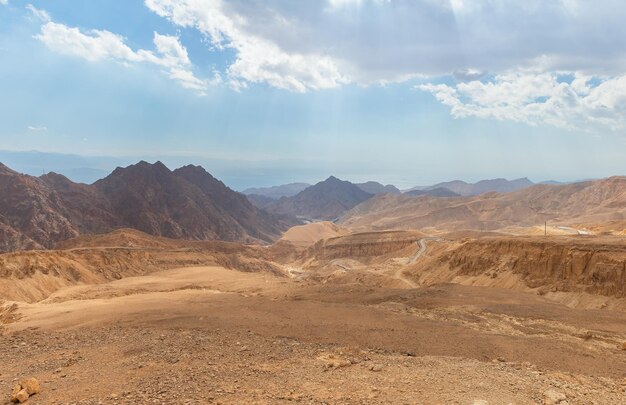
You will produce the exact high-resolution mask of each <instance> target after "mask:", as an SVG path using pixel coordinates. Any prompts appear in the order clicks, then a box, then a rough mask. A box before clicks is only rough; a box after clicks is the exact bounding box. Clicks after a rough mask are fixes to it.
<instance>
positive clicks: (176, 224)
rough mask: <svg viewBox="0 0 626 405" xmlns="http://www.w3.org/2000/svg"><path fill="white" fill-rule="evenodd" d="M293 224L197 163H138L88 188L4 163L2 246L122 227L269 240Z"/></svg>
mask: <svg viewBox="0 0 626 405" xmlns="http://www.w3.org/2000/svg"><path fill="white" fill-rule="evenodd" d="M293 224H295V221H292V220H290V219H288V218H286V219H285V218H280V217H277V216H274V215H270V214H268V213H266V212H264V211H261V210H259V209H258V208H256V207H254V206H253V205H252V204H251V203H250V202H249V201H248V200H247V199H246V197H245V196H244V195H242V194H239V193H236V192H234V191H232V190H231V189H229V188H228V187H226V186H225V185H224V184H223V183H221V182H220V181H218V180H216V179H215V178H214V177H213V176H211V175H210V174H209V173H207V172H206V171H204V169H202V168H200V167H196V166H187V167H184V168H181V169H178V170H176V171H175V172H172V171H170V170H169V169H168V168H167V167H165V165H163V164H162V163H160V162H157V163H155V164H149V163H146V162H139V163H138V164H136V165H131V166H129V167H126V168H117V169H116V170H115V171H114V172H113V173H111V174H110V175H109V176H107V177H106V178H104V179H102V180H99V181H97V182H96V183H94V184H93V185H86V184H77V183H73V182H72V181H70V180H69V179H67V178H66V177H64V176H61V175H58V174H55V173H49V174H47V175H44V176H41V177H40V178H37V177H33V176H28V175H23V174H20V173H17V172H15V171H13V170H11V169H9V168H7V167H6V166H3V165H0V251H12V250H18V249H41V248H50V247H52V246H53V245H54V244H55V243H56V242H58V241H62V240H66V239H69V238H73V237H76V236H78V235H79V234H92V233H104V232H109V231H111V230H114V229H118V228H122V227H128V228H134V229H138V230H141V231H143V232H146V233H149V234H151V235H157V236H167V237H171V238H183V239H199V240H207V239H219V240H230V241H254V240H262V241H271V240H274V239H276V238H277V237H279V235H280V234H281V231H282V230H284V229H287V228H288V227H289V226H290V225H293Z"/></svg>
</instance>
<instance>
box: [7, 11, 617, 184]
mask: <svg viewBox="0 0 626 405" xmlns="http://www.w3.org/2000/svg"><path fill="white" fill-rule="evenodd" d="M620 3H621V2H619V1H615V2H613V1H611V0H607V1H603V2H602V3H600V4H591V3H590V2H584V1H577V0H561V1H535V0H530V1H527V2H513V1H501V2H492V1H487V0H475V1H471V2H470V1H463V0H455V1H450V2H447V1H441V2H436V1H432V0H415V1H409V0H404V1H403V0H316V1H298V2H294V1H292V0H265V1H260V0H258V1H254V0H245V1H244V0H233V1H227V0H146V1H140V0H137V1H133V0H128V1H109V0H55V1H20V0H0V93H1V95H0V100H1V104H0V149H1V150H8V151H31V150H36V151H41V152H46V153H59V154H71V155H79V156H85V157H88V158H89V157H91V160H89V159H87V160H81V161H80V162H81V163H80V164H81V165H83V166H90V165H92V166H93V167H97V168H98V169H102V170H108V169H109V167H107V166H106V165H107V163H106V162H110V166H111V167H110V169H112V168H114V167H115V165H117V164H125V163H131V162H133V161H134V160H137V159H140V158H146V159H149V160H156V159H161V160H163V161H164V162H165V163H166V164H168V165H169V166H171V167H175V166H178V165H182V164H184V163H196V164H202V165H203V166H205V168H206V169H207V170H209V171H210V172H212V173H213V174H215V175H216V176H218V177H220V178H221V179H223V180H224V181H225V182H226V183H227V184H228V185H230V186H232V187H233V188H235V189H242V188H245V187H248V186H256V185H272V184H279V183H285V182H291V181H307V182H315V181H319V180H321V179H323V178H326V177H328V176H329V175H331V174H332V175H336V176H338V177H342V178H347V179H349V180H353V181H365V180H370V179H371V180H378V181H381V182H384V183H394V184H397V185H398V186H400V187H410V186H413V185H418V184H431V183H435V182H438V181H444V180H450V179H457V178H459V179H464V180H469V181H475V180H479V179H482V178H494V177H507V178H517V177H524V176H528V177H530V178H531V179H532V180H535V181H540V180H546V179H557V180H575V179H581V178H591V177H604V176H609V175H616V174H626V159H624V157H625V154H624V152H623V151H624V150H626V129H625V128H626V49H625V48H624V47H623V43H624V40H626V28H625V27H624V24H623V21H624V18H626V10H625V8H624V7H623V6H622V5H621V4H620ZM95 157H104V158H105V159H96V158H95ZM107 157H111V158H110V159H107ZM26 159H29V158H26ZM30 159H32V157H31V158H30ZM68 159H69V160H68V161H72V162H73V161H75V160H72V159H70V158H68ZM55 161H56V162H58V160H55ZM89 162H91V163H89ZM48 165H49V164H48ZM22 166H23V167H29V168H31V169H32V170H31V171H33V172H37V171H38V170H39V169H40V167H39V166H38V165H37V162H28V161H27V162H25V163H24V164H23V165H22ZM61 166H63V165H59V164H57V165H56V166H55V165H52V167H49V169H50V170H58V171H63V170H66V171H67V172H68V173H70V171H69V169H68V167H67V165H65V166H64V168H63V167H61ZM90 167H91V166H90Z"/></svg>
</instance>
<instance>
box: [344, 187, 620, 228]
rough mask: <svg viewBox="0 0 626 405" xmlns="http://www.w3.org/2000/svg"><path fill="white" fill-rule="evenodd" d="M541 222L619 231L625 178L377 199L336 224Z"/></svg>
mask: <svg viewBox="0 0 626 405" xmlns="http://www.w3.org/2000/svg"><path fill="white" fill-rule="evenodd" d="M545 221H548V222H554V223H556V224H559V223H560V224H563V223H564V222H565V223H566V224H582V225H581V226H582V227H585V226H595V225H601V224H606V223H613V224H615V226H618V227H619V226H620V225H619V224H622V223H625V222H626V177H610V178H607V179H602V180H594V181H588V182H580V183H573V184H565V185H548V184H537V185H534V186H531V187H527V188H524V189H521V190H517V191H513V192H506V193H490V194H481V195H476V196H467V197H457V198H453V199H447V198H428V197H424V198H414V197H411V196H408V195H406V194H404V195H397V196H394V195H379V196H376V197H374V198H372V199H370V200H367V201H365V202H363V203H361V204H359V205H357V206H355V207H354V208H352V209H351V210H350V211H348V212H347V213H345V214H344V215H343V216H342V217H341V218H340V219H339V221H338V223H339V224H340V225H342V226H346V227H349V228H351V229H371V227H374V228H375V229H423V228H432V229H437V230H440V231H457V230H478V231H492V230H499V229H502V228H506V227H529V226H540V225H543V224H544V222H545ZM568 226H573V225H568ZM617 231H626V230H624V229H617Z"/></svg>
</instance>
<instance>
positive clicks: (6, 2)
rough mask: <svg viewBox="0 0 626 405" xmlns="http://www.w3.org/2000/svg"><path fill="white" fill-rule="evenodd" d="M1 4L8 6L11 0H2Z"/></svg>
mask: <svg viewBox="0 0 626 405" xmlns="http://www.w3.org/2000/svg"><path fill="white" fill-rule="evenodd" d="M0 4H2V5H4V6H6V5H7V4H9V0H0Z"/></svg>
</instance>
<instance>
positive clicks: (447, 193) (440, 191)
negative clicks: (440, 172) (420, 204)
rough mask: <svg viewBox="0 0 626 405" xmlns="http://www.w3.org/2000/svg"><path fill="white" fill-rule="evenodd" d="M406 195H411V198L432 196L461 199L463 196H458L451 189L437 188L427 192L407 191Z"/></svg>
mask: <svg viewBox="0 0 626 405" xmlns="http://www.w3.org/2000/svg"><path fill="white" fill-rule="evenodd" d="M404 194H405V195H410V196H414V197H417V196H425V195H427V196H430V197H460V196H461V194H457V193H455V192H454V191H451V190H450V189H447V188H445V187H436V188H429V189H426V190H411V191H407V192H406V193H404Z"/></svg>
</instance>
